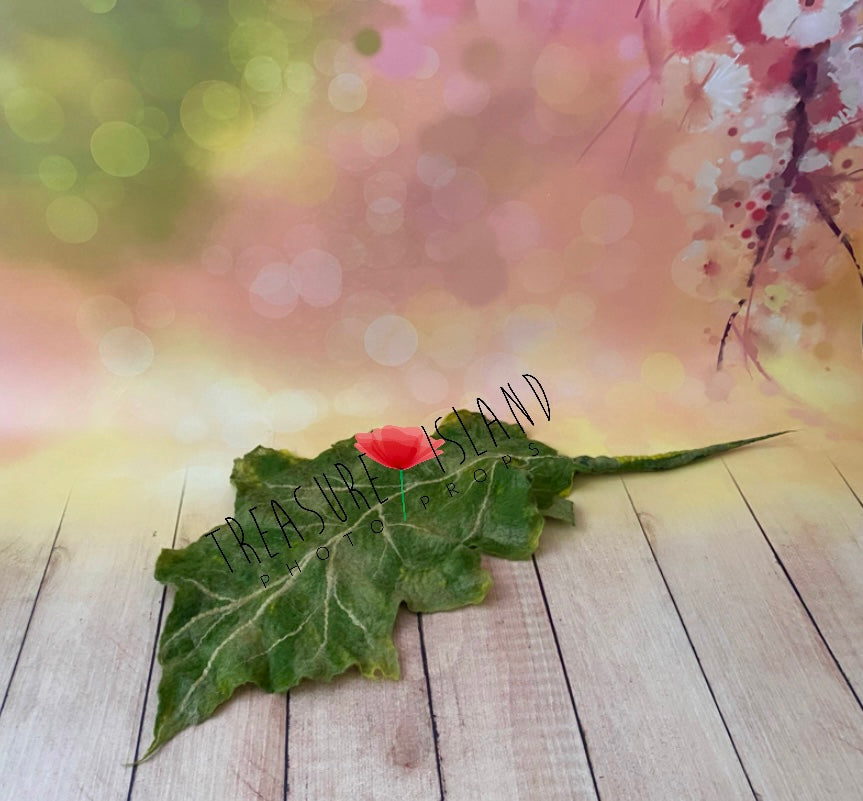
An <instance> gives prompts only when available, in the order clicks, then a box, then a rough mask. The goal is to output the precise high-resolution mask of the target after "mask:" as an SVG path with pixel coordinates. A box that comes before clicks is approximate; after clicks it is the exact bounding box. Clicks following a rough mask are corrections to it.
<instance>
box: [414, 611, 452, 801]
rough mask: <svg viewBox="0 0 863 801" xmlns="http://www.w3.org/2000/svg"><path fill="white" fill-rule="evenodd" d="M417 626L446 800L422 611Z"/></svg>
mask: <svg viewBox="0 0 863 801" xmlns="http://www.w3.org/2000/svg"><path fill="white" fill-rule="evenodd" d="M417 628H418V629H419V635H420V656H421V657H422V662H423V673H424V674H425V679H426V697H427V698H428V706H429V719H430V720H431V729H432V741H433V742H434V758H435V765H436V766H437V782H438V788H439V790H440V801H445V799H446V789H445V787H444V780H443V768H442V766H441V758H440V736H439V733H438V728H437V718H436V717H435V713H434V701H433V700H432V688H431V677H430V676H429V663H428V655H427V654H426V641H425V634H424V633H423V616H422V612H417Z"/></svg>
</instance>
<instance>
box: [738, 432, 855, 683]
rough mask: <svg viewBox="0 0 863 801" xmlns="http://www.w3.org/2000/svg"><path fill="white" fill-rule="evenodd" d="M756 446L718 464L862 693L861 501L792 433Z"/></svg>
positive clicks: (825, 458)
mask: <svg viewBox="0 0 863 801" xmlns="http://www.w3.org/2000/svg"><path fill="white" fill-rule="evenodd" d="M764 444H765V446H767V445H769V447H763V448H762V447H759V448H751V449H747V450H746V451H742V452H739V453H734V454H729V455H728V458H727V459H726V464H727V466H728V469H729V470H730V471H731V474H732V476H733V477H734V479H735V481H736V482H737V485H738V486H739V488H740V491H741V492H742V494H743V495H744V497H745V498H746V501H747V502H748V503H749V505H750V507H751V509H752V512H753V513H754V515H755V517H756V519H757V520H758V522H759V524H760V526H761V528H762V529H763V530H764V533H765V534H766V536H767V538H768V539H769V540H770V543H771V544H772V546H773V548H774V550H775V551H776V554H777V556H778V558H779V559H780V560H781V562H782V564H783V566H784V567H785V570H787V571H788V575H789V576H790V578H791V580H792V582H793V583H794V586H795V587H796V588H797V591H798V592H799V593H800V596H801V598H802V599H803V602H804V603H805V604H806V607H807V608H808V610H809V612H810V613H811V614H812V617H813V619H814V620H815V623H816V624H817V626H818V629H819V630H820V632H821V634H822V636H823V637H824V639H825V640H826V641H827V644H828V646H829V647H830V650H831V651H832V652H833V655H834V656H835V657H836V659H837V660H838V662H839V664H840V665H841V666H842V670H843V671H844V673H845V675H846V676H847V677H848V680H849V682H850V683H851V686H852V687H854V689H855V691H856V693H857V696H858V698H860V697H863V507H861V506H860V503H859V502H858V501H857V499H856V498H855V497H854V495H853V494H852V493H851V491H850V490H849V488H848V485H847V484H846V483H845V482H844V481H843V480H842V476H841V475H840V474H839V473H838V472H837V470H836V468H835V467H834V466H833V465H832V464H831V463H830V461H829V459H828V458H827V457H826V456H825V455H823V454H820V453H814V452H812V451H811V450H809V449H804V448H801V447H800V446H799V445H798V444H797V443H796V441H795V438H794V437H793V436H792V437H789V438H787V439H784V440H779V441H776V442H773V443H764Z"/></svg>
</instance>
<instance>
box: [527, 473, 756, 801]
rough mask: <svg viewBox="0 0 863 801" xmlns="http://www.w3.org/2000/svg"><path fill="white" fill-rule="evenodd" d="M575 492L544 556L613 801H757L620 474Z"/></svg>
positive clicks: (591, 744) (584, 483)
mask: <svg viewBox="0 0 863 801" xmlns="http://www.w3.org/2000/svg"><path fill="white" fill-rule="evenodd" d="M571 500H572V501H573V502H574V503H575V505H576V514H577V525H576V528H575V529H572V528H571V527H569V526H564V525H562V524H556V523H555V524H550V525H548V526H547V530H546V533H545V534H543V540H542V547H541V548H540V551H539V554H538V556H537V564H538V567H539V571H540V574H541V576H542V582H543V586H544V587H545V591H546V595H547V597H548V603H549V608H550V609H551V613H552V616H553V619H554V623H555V628H556V630H557V634H558V639H559V642H560V647H561V651H562V653H563V656H564V658H565V660H566V665H567V670H568V673H569V678H570V681H571V684H572V690H573V693H574V695H575V701H576V704H577V706H578V709H579V710H580V713H581V718H582V724H583V726H584V730H585V734H586V738H587V746H588V750H589V752H590V755H591V760H592V762H593V766H594V770H595V772H596V779H597V785H598V787H599V791H600V794H601V797H602V799H603V801H628V799H638V801H669V799H690V798H697V799H702V800H703V801H737V800H738V799H739V800H740V801H752V798H753V795H752V791H751V789H750V787H749V785H748V783H747V781H746V776H745V774H744V772H743V769H742V768H741V765H740V762H739V760H738V757H737V755H736V754H735V752H734V747H733V745H732V742H731V740H730V738H729V736H728V733H727V731H726V729H725V726H724V724H723V722H722V719H721V716H720V714H719V711H718V709H717V707H716V704H715V703H714V700H713V698H712V697H711V694H710V690H709V687H708V685H707V682H706V681H705V679H704V676H703V674H702V672H701V669H700V667H699V665H698V662H697V660H696V657H695V654H694V653H693V651H692V648H691V647H690V644H689V641H688V640H687V637H686V631H685V630H684V628H683V625H682V624H681V622H680V618H679V616H678V614H677V611H676V610H675V608H674V604H673V602H672V600H671V598H670V596H669V594H668V591H667V590H666V587H665V585H664V583H663V580H662V576H661V574H660V572H659V570H658V568H657V566H656V563H655V562H654V559H653V556H652V554H651V552H650V547H649V546H648V544H647V542H646V541H645V538H644V534H643V532H642V530H641V527H640V525H639V523H638V520H637V518H636V516H635V513H634V512H633V510H632V506H631V504H630V502H629V498H628V497H627V495H626V490H625V488H624V486H623V484H622V482H621V480H620V479H619V478H617V477H608V478H598V479H597V478H593V479H584V480H579V481H577V482H576V484H575V487H574V493H573V495H572V496H571ZM682 755H685V758H681V756H682Z"/></svg>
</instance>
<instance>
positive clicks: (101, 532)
mask: <svg viewBox="0 0 863 801" xmlns="http://www.w3.org/2000/svg"><path fill="white" fill-rule="evenodd" d="M181 483H182V476H181V475H174V476H172V477H170V479H166V480H164V481H161V482H159V483H154V482H151V481H148V480H147V478H146V477H145V476H137V477H135V478H129V477H115V476H108V477H105V479H104V480H102V481H99V482H93V483H89V484H87V485H83V486H76V487H75V488H74V490H73V493H72V496H71V498H70V500H69V505H68V508H67V510H66V514H65V517H64V521H63V526H62V528H61V530H60V534H59V537H58V540H57V546H56V548H55V549H54V552H53V554H52V556H51V559H50V562H49V566H48V571H47V573H46V576H45V581H44V583H43V586H42V591H41V593H40V596H39V602H38V603H37V604H36V607H35V609H34V614H33V618H32V621H31V624H30V628H29V630H28V634H27V638H26V640H25V641H24V646H23V649H22V651H21V658H20V661H19V664H18V670H17V671H16V674H15V679H14V681H13V682H12V684H11V687H10V690H9V696H8V699H7V704H6V708H5V710H4V713H3V716H2V718H0V775H2V776H3V792H4V795H5V796H6V797H8V798H15V799H18V800H19V801H26V800H27V799H34V801H42V799H45V798H62V799H100V800H101V799H112V798H124V797H125V795H126V793H127V791H128V785H129V769H128V768H126V767H124V766H123V763H124V762H127V761H129V760H130V759H131V757H132V755H133V753H134V748H135V740H136V738H137V734H138V727H139V724H140V714H141V713H140V709H141V705H142V703H143V695H144V688H145V685H146V681H147V675H148V671H149V667H150V665H149V661H150V660H149V654H150V648H151V645H152V641H153V636H154V629H155V625H156V618H157V615H158V609H159V602H160V599H161V591H160V588H159V585H158V584H157V583H156V582H154V581H153V578H152V570H153V563H154V561H155V558H156V556H157V554H158V552H159V550H160V548H162V547H164V546H167V545H169V544H170V542H171V539H172V537H173V533H174V526H175V522H176V516H177V507H178V502H179V498H180V489H181Z"/></svg>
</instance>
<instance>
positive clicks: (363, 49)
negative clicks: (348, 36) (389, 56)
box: [354, 28, 381, 56]
mask: <svg viewBox="0 0 863 801" xmlns="http://www.w3.org/2000/svg"><path fill="white" fill-rule="evenodd" d="M354 47H356V49H357V52H358V53H362V54H363V55H364V56H373V55H374V54H375V53H377V52H378V50H380V49H381V35H380V33H378V32H377V31H376V30H375V29H374V28H363V30H361V31H360V32H359V33H358V34H357V35H356V36H355V37H354Z"/></svg>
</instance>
